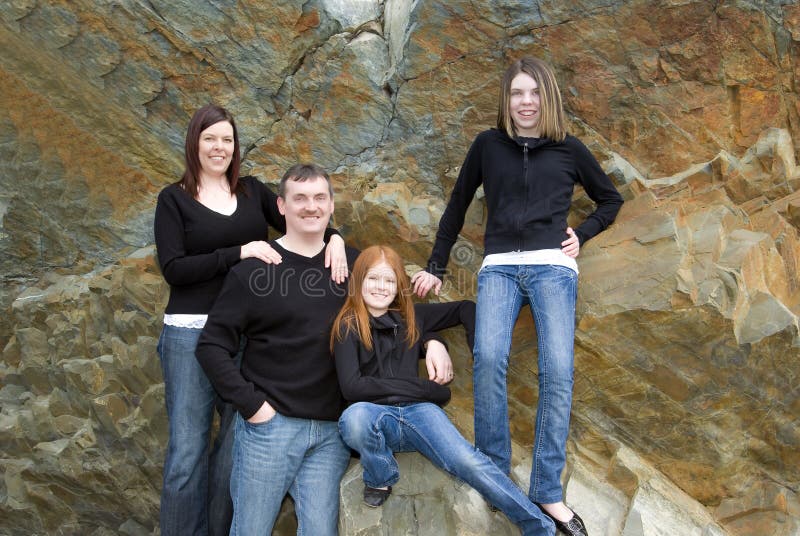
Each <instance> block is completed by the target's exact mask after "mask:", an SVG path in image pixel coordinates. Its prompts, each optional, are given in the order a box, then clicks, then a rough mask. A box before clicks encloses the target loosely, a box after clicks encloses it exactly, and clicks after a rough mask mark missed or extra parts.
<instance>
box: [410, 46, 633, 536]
mask: <svg viewBox="0 0 800 536" xmlns="http://www.w3.org/2000/svg"><path fill="white" fill-rule="evenodd" d="M576 184H580V185H581V186H583V188H584V190H585V191H586V193H587V194H588V196H589V197H590V198H591V199H592V201H594V202H595V203H596V208H595V211H594V212H593V213H592V214H590V215H589V216H588V217H587V218H586V219H585V220H584V221H583V222H582V223H581V224H580V225H579V226H578V227H576V228H575V229H574V230H573V229H572V228H570V227H569V226H568V225H567V214H568V213H569V209H570V204H571V200H572V193H573V188H574V186H575V185H576ZM480 185H483V189H484V192H485V194H486V208H487V211H488V216H487V222H486V231H485V235H484V246H485V249H486V251H485V255H486V256H485V258H484V260H483V264H482V266H481V269H480V271H479V272H478V297H477V320H476V322H477V325H476V332H475V347H474V356H475V362H474V369H473V375H474V397H475V444H476V446H477V447H478V448H479V449H480V450H481V451H483V452H485V453H486V454H487V455H488V456H489V457H490V458H491V459H492V460H493V461H494V462H495V463H496V464H497V465H498V467H500V469H501V470H502V471H503V472H504V473H506V474H509V472H510V469H511V437H510V430H509V419H508V398H507V396H508V395H507V383H506V372H507V369H508V357H509V352H510V349H511V335H512V332H513V329H514V324H515V323H516V320H517V317H518V316H519V312H520V309H521V308H522V307H523V306H524V305H528V306H529V307H530V309H531V313H532V315H533V319H534V322H535V324H536V334H537V338H538V349H539V352H538V353H539V402H538V407H537V411H536V426H535V437H534V441H533V453H532V455H533V467H532V470H531V480H530V490H529V493H528V496H529V498H530V500H531V501H533V502H534V503H536V504H537V505H538V506H539V507H540V508H541V509H542V511H543V512H545V513H546V514H547V515H548V516H550V517H551V518H552V519H553V520H554V521H555V523H556V526H557V527H558V529H559V530H560V531H561V532H563V533H565V534H569V535H586V528H585V527H584V524H583V521H582V520H581V518H580V517H579V516H578V515H577V514H576V513H574V512H573V511H572V510H571V509H570V508H569V507H567V506H566V505H565V504H564V502H563V490H562V487H561V481H560V476H561V472H562V470H563V469H564V465H565V462H566V441H567V435H568V432H569V416H570V409H571V405H572V384H573V361H574V355H573V340H574V335H575V300H576V296H577V287H578V266H577V263H576V261H575V258H576V257H577V256H578V253H579V251H580V247H581V246H582V245H583V244H585V243H586V241H587V240H589V239H590V238H592V237H593V236H595V235H597V234H598V233H600V232H601V231H603V230H604V229H605V228H606V227H608V225H610V224H611V223H612V222H613V221H614V218H615V217H616V215H617V212H618V211H619V209H620V206H621V205H622V197H621V196H620V194H619V192H617V190H616V188H614V185H613V184H612V183H611V181H610V180H609V178H608V176H607V175H606V174H605V173H604V172H603V170H602V168H601V167H600V165H599V164H598V163H597V160H596V159H595V158H594V156H592V154H591V153H590V152H589V150H588V149H587V148H586V146H584V145H583V143H581V142H580V141H579V140H578V139H577V138H575V137H573V136H570V135H569V134H567V133H566V121H565V117H564V111H563V107H562V102H561V94H560V91H559V89H558V84H557V82H556V79H555V75H554V73H553V70H552V68H551V67H550V66H549V65H547V64H546V63H545V62H543V61H541V60H539V59H536V58H522V59H520V60H518V61H515V62H514V63H513V64H511V66H509V67H508V69H507V70H506V72H505V74H504V75H503V80H502V88H501V95H500V103H499V108H498V113H497V128H494V129H490V130H486V131H484V132H481V133H480V134H478V136H477V137H476V138H475V141H474V142H473V143H472V146H471V147H470V149H469V152H468V153H467V156H466V159H465V160H464V163H463V165H462V167H461V171H460V173H459V176H458V179H457V180H456V184H455V186H454V188H453V192H452V194H451V196H450V201H449V203H448V204H447V208H446V209H445V211H444V214H443V215H442V219H441V220H440V222H439V230H438V232H437V234H436V242H435V244H434V246H433V252H432V253H431V257H430V259H429V260H428V266H427V269H426V270H425V271H420V272H418V273H417V274H415V275H414V277H413V278H412V283H413V284H414V291H415V292H416V293H417V294H418V295H419V296H420V297H423V296H425V295H426V294H427V293H428V291H430V290H431V289H433V291H434V292H435V293H436V294H438V293H439V289H440V288H441V285H442V277H443V275H444V273H445V268H446V266H447V261H448V258H449V256H450V250H451V249H452V247H453V244H454V243H455V241H456V239H457V238H458V233H459V232H460V231H461V228H462V226H463V225H464V216H465V214H466V211H467V208H468V207H469V205H470V203H471V202H472V198H473V196H474V195H475V191H476V189H477V188H478V186H480Z"/></svg>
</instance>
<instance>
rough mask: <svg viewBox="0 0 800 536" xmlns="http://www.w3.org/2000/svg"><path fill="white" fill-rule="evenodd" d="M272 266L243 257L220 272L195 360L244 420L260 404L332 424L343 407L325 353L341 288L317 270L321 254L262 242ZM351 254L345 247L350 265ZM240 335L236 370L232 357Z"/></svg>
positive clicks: (342, 295)
mask: <svg viewBox="0 0 800 536" xmlns="http://www.w3.org/2000/svg"><path fill="white" fill-rule="evenodd" d="M270 244H271V245H272V247H273V248H275V250H276V251H278V253H280V254H281V256H282V257H283V262H281V263H280V264H277V265H276V264H265V263H263V262H262V261H260V260H257V259H245V260H243V261H242V262H240V263H239V264H237V265H236V266H235V267H234V268H232V269H231V271H230V272H229V273H228V276H227V277H226V278H225V282H224V284H223V286H222V290H221V291H220V293H219V296H218V298H217V300H216V302H215V303H214V306H213V307H212V309H211V312H210V313H209V315H208V321H207V322H206V325H205V328H204V329H203V333H202V334H201V336H200V341H199V342H198V344H197V351H196V355H197V359H198V361H199V362H200V364H201V365H202V367H203V370H204V371H205V373H206V375H207V376H208V378H209V379H210V380H211V383H212V384H213V385H214V388H215V389H216V390H217V392H218V393H219V394H220V396H222V398H224V399H225V400H227V401H229V402H231V403H232V404H233V406H234V407H235V408H236V409H237V410H238V411H239V413H240V414H241V415H242V417H244V418H245V419H247V418H250V417H252V416H253V415H254V414H255V413H256V411H258V409H259V408H260V407H261V406H262V404H263V403H264V401H267V402H269V404H270V405H271V406H272V407H273V408H274V409H275V410H276V411H277V412H278V413H280V414H281V415H284V416H289V417H299V418H305V419H319V420H328V421H335V420H337V419H338V418H339V415H340V414H341V412H342V409H343V400H342V395H341V392H340V390H339V383H338V381H337V379H336V369H335V366H334V362H333V358H332V357H331V353H330V349H329V340H330V339H329V337H330V330H331V325H332V324H333V320H334V318H335V317H336V314H337V313H338V312H339V309H340V308H341V307H342V305H343V304H344V300H345V297H346V294H347V286H346V283H343V284H341V285H340V284H337V283H335V282H334V281H332V280H331V278H330V270H329V269H328V268H325V252H324V251H321V252H320V253H319V254H317V255H315V256H314V257H304V256H302V255H298V254H296V253H293V252H291V251H288V250H286V249H284V248H283V247H281V246H280V245H279V244H278V243H277V242H271V243H270ZM357 255H358V252H357V251H356V250H354V249H352V248H347V258H348V264H349V265H350V266H351V267H352V264H353V262H355V259H356V257H357ZM241 335H245V336H246V337H247V345H246V346H245V349H244V356H243V358H242V365H241V368H240V367H239V366H237V364H236V363H235V362H234V360H233V357H234V356H235V355H236V353H237V351H238V349H239V338H240V336H241Z"/></svg>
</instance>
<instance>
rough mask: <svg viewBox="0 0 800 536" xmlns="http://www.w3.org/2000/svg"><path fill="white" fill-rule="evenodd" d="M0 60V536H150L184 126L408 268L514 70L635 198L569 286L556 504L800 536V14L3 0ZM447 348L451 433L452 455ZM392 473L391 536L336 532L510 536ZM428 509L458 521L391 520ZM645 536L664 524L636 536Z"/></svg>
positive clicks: (527, 428) (618, 5) (717, 7)
mask: <svg viewBox="0 0 800 536" xmlns="http://www.w3.org/2000/svg"><path fill="white" fill-rule="evenodd" d="M0 46H1V47H2V50H3V53H2V54H0V74H2V76H0V162H2V164H0V221H1V222H2V223H1V224H0V274H2V276H3V289H4V290H3V293H2V295H0V307H2V308H3V310H4V313H3V314H2V315H0V348H3V350H2V356H3V358H2V361H0V385H1V386H2V387H1V388H0V401H2V412H1V413H0V460H2V461H0V471H2V474H3V479H2V480H0V519H2V520H3V521H0V532H2V533H9V534H28V533H38V534H45V533H47V534H97V535H102V534H119V533H122V534H150V533H153V532H154V531H155V530H156V529H155V527H157V517H158V493H159V489H160V468H161V461H162V457H163V447H164V441H165V431H166V417H165V412H164V406H163V385H162V384H161V373H160V366H159V363H158V358H157V356H156V354H155V340H156V337H157V336H158V331H159V329H160V314H161V311H162V310H163V303H164V301H165V298H166V293H167V288H166V286H165V284H164V283H163V280H162V279H161V277H160V274H159V273H158V269H157V268H156V266H155V264H154V262H153V257H152V256H153V250H152V247H150V245H151V244H152V231H151V226H152V213H153V208H154V205H155V196H156V194H157V192H158V190H159V189H160V188H161V187H162V186H163V185H166V184H167V183H169V182H171V181H173V180H175V178H176V177H177V176H178V175H179V174H180V172H181V169H182V168H181V166H182V164H181V162H182V155H181V150H182V144H183V136H184V132H185V128H186V125H187V124H188V119H189V117H190V115H191V113H192V112H193V110H194V109H195V108H196V107H198V106H199V105H202V104H204V103H206V102H208V101H215V102H218V103H220V104H222V105H224V106H226V107H228V108H229V109H230V110H231V111H232V112H233V113H234V115H235V117H236V120H237V125H238V127H239V130H240V136H241V140H242V147H243V150H244V153H245V155H244V156H245V165H246V168H247V171H248V172H253V173H255V174H257V175H260V176H261V177H263V178H265V179H268V180H274V179H275V178H277V177H278V176H279V175H280V174H281V173H282V172H283V170H285V169H286V168H287V167H288V166H289V165H290V164H293V163H295V162H296V161H301V160H302V161H307V160H312V161H315V162H317V163H319V164H321V165H323V166H325V167H326V168H328V169H329V170H331V171H332V173H333V177H334V183H335V184H334V186H335V188H336V190H337V198H336V223H337V225H338V226H339V227H340V228H341V229H342V230H343V231H344V233H345V235H346V236H347V237H348V239H349V240H350V241H352V242H353V243H354V244H355V245H358V246H365V245H368V244H372V243H376V242H391V243H392V244H394V245H395V246H396V247H397V248H398V249H399V250H400V251H401V253H402V254H403V255H404V256H405V257H406V258H407V260H408V261H409V263H413V264H415V265H423V264H424V262H425V260H426V259H427V255H428V254H429V252H430V247H431V244H432V241H433V238H434V235H435V232H436V226H437V223H438V219H439V217H440V215H441V212H442V210H443V208H444V205H445V203H446V198H447V195H448V193H449V191H450V189H451V188H452V185H453V183H454V180H455V177H456V176H457V173H458V169H459V166H460V164H461V161H462V159H463V157H464V155H465V153H466V150H467V149H468V147H469V143H470V142H471V140H472V138H473V137H474V135H475V134H476V133H477V132H479V131H481V130H483V129H485V128H488V127H490V126H492V124H493V121H494V116H495V110H496V102H497V96H498V85H499V77H500V74H501V73H502V71H503V69H504V67H505V65H506V64H507V63H508V62H509V61H510V60H511V59H512V58H516V57H518V56H521V55H524V54H530V55H537V56H540V57H543V58H545V59H546V60H548V61H549V62H551V63H552V64H553V65H554V66H555V68H556V71H557V75H558V78H559V82H560V85H561V88H562V92H563V95H564V98H565V102H566V107H567V111H568V115H569V120H570V125H571V131H572V132H573V133H574V134H576V135H577V136H579V137H580V138H581V139H582V140H583V141H584V142H585V143H586V144H587V145H588V146H589V147H590V149H591V150H592V151H593V152H594V154H595V155H596V156H597V158H598V160H599V161H600V162H601V164H602V165H603V167H604V169H605V170H606V171H607V173H608V174H609V175H610V176H611V177H612V179H613V180H614V181H615V183H616V184H617V186H618V188H619V189H620V191H621V192H622V193H623V195H624V197H625V199H626V204H625V206H624V207H623V209H622V211H621V213H620V215H619V217H618V219H617V222H616V223H615V224H614V225H613V227H612V228H610V229H609V230H608V231H607V232H605V233H603V234H601V235H600V236H598V237H597V238H595V239H593V240H592V241H591V242H589V243H587V244H586V245H585V247H584V248H582V251H581V255H580V258H579V265H580V270H581V286H580V292H579V301H578V318H577V322H578V331H577V345H576V384H575V404H574V411H573V426H572V435H571V439H570V446H569V451H570V467H569V470H568V471H567V473H568V474H567V475H565V479H566V480H567V498H568V500H570V501H571V502H572V503H573V504H576V505H577V507H579V509H580V510H581V511H582V512H584V511H589V512H591V511H601V509H600V508H598V507H597V504H602V505H604V507H603V508H602V511H603V512H606V514H604V516H605V517H603V515H600V514H597V515H596V516H595V519H591V520H590V519H587V522H588V523H589V526H590V529H592V533H593V534H613V535H617V534H625V535H626V536H631V535H635V534H684V533H685V534H724V533H729V534H734V535H742V536H745V535H747V536H751V535H752V536H756V535H759V536H761V535H764V534H775V535H794V534H799V533H800V501H799V500H798V498H797V495H796V493H797V490H798V487H800V454H798V453H800V426H799V425H800V423H799V422H798V415H800V396H798V395H800V392H798V385H800V322H799V321H798V316H799V315H800V276H798V267H799V266H800V235H799V233H800V170H799V169H798V167H797V165H796V158H797V157H798V154H799V151H798V148H799V147H800V144H798V140H800V104H799V103H800V99H798V89H797V88H798V85H799V84H800V54H799V53H798V52H799V51H800V6H798V5H797V3H795V2H785V1H781V0H739V1H731V2H704V1H691V0H684V1H670V2H652V1H642V0H633V1H629V2H615V1H596V0H581V1H577V0H576V1H573V2H551V1H546V0H534V1H513V0H512V1H502V2H501V1H494V0H492V1H489V2H469V1H466V0H457V1H438V0H426V1H424V2H414V1H411V0H383V1H380V0H358V1H345V0H310V1H307V2H300V1H279V2H254V1H242V2H222V1H211V2H207V3H197V2H182V1H162V0H149V1H139V0H123V1H121V2H113V3H107V2H89V1H86V0H75V1H71V2H66V1H53V2H47V3H36V2H26V1H18V2H6V3H3V4H2V5H0ZM573 206H574V210H573V214H572V215H571V219H572V221H573V222H579V221H580V220H581V219H582V217H584V216H585V215H586V214H587V212H588V211H590V210H591V204H590V202H589V200H588V199H587V198H586V196H585V195H584V194H583V193H582V192H581V191H580V190H579V191H576V194H575V198H574V205H573ZM484 212H485V209H484V205H483V201H482V200H481V199H480V196H479V198H478V199H477V200H476V201H475V202H473V205H472V207H471V208H470V211H469V214H468V216H467V223H466V225H465V227H464V230H463V232H462V239H461V240H460V241H459V243H458V244H457V246H456V248H455V250H454V253H453V256H452V258H451V267H452V268H453V273H452V275H451V277H449V278H448V282H447V288H446V293H445V296H446V297H447V298H456V297H461V296H467V297H470V296H474V292H475V275H474V274H475V271H476V269H477V267H478V266H479V265H480V253H481V243H480V242H481V235H482V223H483V219H484ZM409 269H413V267H411V266H410V267H409ZM452 338H453V345H454V347H455V348H457V349H458V351H457V352H454V354H455V355H454V359H455V361H456V365H457V367H458V371H459V374H458V378H457V379H456V382H455V386H454V399H453V402H452V403H451V405H450V406H449V408H448V411H449V412H450V414H451V416H452V417H453V419H454V421H455V422H456V423H457V424H458V425H459V427H460V428H461V430H462V431H464V433H465V434H466V435H467V436H470V435H471V429H472V402H471V400H472V395H471V379H470V374H469V371H470V366H471V365H470V360H469V358H468V356H467V354H468V352H467V351H466V348H464V347H463V343H460V342H459V341H458V340H457V339H458V336H457V335H455V334H454V335H453V336H452ZM535 341H536V339H535V330H534V327H533V324H532V322H531V320H530V317H529V315H527V314H526V313H523V314H522V315H521V317H520V321H519V323H518V326H517V329H516V332H515V342H514V355H513V356H512V361H511V371H510V374H509V378H510V384H509V390H510V392H511V414H512V434H513V437H514V440H515V450H514V461H515V476H517V475H518V476H519V480H520V482H521V483H523V485H524V479H525V473H526V471H525V467H526V464H528V465H527V466H529V464H530V460H529V455H530V454H529V451H530V444H531V441H532V435H533V432H532V427H533V412H534V409H533V408H535V401H536V397H537V392H536V366H535V363H536V359H535V352H536V343H535ZM403 463H404V464H405V465H404V467H407V471H408V472H409V473H410V475H409V479H410V480H409V484H408V488H407V489H406V491H405V492H403V493H399V494H398V497H397V500H398V502H397V504H396V505H395V506H396V508H394V509H392V510H390V511H386V512H384V514H383V515H384V519H382V520H381V519H379V520H378V521H375V523H377V524H374V525H369V522H368V520H367V521H364V518H356V517H353V516H352V515H350V514H348V515H346V516H344V517H343V532H344V533H347V534H355V533H379V531H380V526H381V524H384V525H386V526H394V527H399V526H401V525H398V524H397V523H401V522H402V520H403V519H404V517H402V516H408V515H409V512H411V513H412V514H413V515H415V516H417V517H416V519H417V521H418V525H417V526H418V532H417V533H419V534H423V533H426V532H425V530H427V529H424V527H425V522H422V523H419V521H420V520H427V522H429V523H430V524H432V525H430V526H429V528H430V527H433V528H430V531H431V532H429V533H433V532H434V531H436V530H439V531H440V532H438V533H442V532H441V531H442V530H443V531H445V532H447V531H451V532H456V531H461V532H463V531H465V530H467V529H464V528H463V527H472V528H475V527H486V530H487V531H494V532H497V533H503V531H507V530H509V529H508V528H502V526H501V524H499V523H500V522H501V521H502V520H495V519H493V518H491V517H487V516H490V514H488V513H485V512H484V513H481V512H478V513H476V514H474V515H475V516H477V517H473V518H470V517H469V516H468V515H467V514H464V512H470V511H472V510H474V509H473V508H472V506H470V505H471V504H472V502H471V501H474V499H475V498H474V497H472V496H471V495H469V493H468V492H467V491H464V490H461V489H460V488H458V486H457V485H455V487H452V486H453V484H449V483H447V482H446V481H439V480H435V481H434V480H432V481H431V482H428V483H427V484H425V481H424V479H423V480H420V479H419V476H418V473H420V472H423V473H424V472H429V471H430V470H429V469H427V468H426V466H424V465H420V463H421V462H420V461H419V460H416V459H414V458H413V457H411V458H408V459H406V460H405V461H404V462H403ZM357 477H358V475H357V469H354V470H353V472H352V473H349V476H348V480H347V482H346V483H345V486H343V492H342V493H343V497H344V500H345V503H344V504H345V507H344V511H345V512H351V513H352V512H353V511H354V509H356V508H357V507H358V506H357V503H358V497H357V493H356V492H357V486H358V481H357ZM424 485H428V486H429V487H424ZM423 488H424V489H425V490H433V491H431V493H432V494H433V495H435V496H436V497H439V499H437V501H439V502H436V504H437V505H438V504H442V505H446V506H444V508H447V509H449V510H452V512H455V513H454V514H452V515H449V517H447V518H446V519H443V520H442V519H440V518H438V517H437V515H434V514H435V513H436V512H435V511H434V510H435V509H436V508H439V507H438V506H437V507H435V508H434V509H433V510H430V509H429V510H425V508H417V507H416V506H413V507H412V506H410V505H414V504H419V505H424V504H425V501H426V499H425V493H427V492H420V491H419V490H420V489H423ZM436 490H438V491H436ZM419 493H422V495H421V496H420V495H415V494H419ZM404 496H405V497H409V496H417V497H421V498H419V499H402V498H401V497H404ZM393 498H394V497H393ZM599 498H602V499H599ZM414 500H418V501H421V502H419V503H415V502H414ZM404 501H405V502H404ZM408 501H411V502H408ZM598 501H600V502H599V503H598ZM475 504H479V503H478V502H475ZM656 512H658V513H659V515H663V513H664V512H671V514H670V515H669V516H665V518H666V519H672V520H674V522H675V524H674V525H670V526H668V528H664V526H663V524H662V525H657V526H651V525H649V524H648V523H649V521H651V520H652V519H654V516H655V513H656ZM392 515H394V516H396V518H395V519H394V520H392V519H391V516H392ZM387 516H388V517H387ZM587 517H590V516H586V515H584V518H587ZM354 519H356V520H358V523H355V522H353V520H354ZM437 520H438V521H437ZM282 526H283V527H284V529H283V530H284V531H291V523H290V522H285V523H283V525H282ZM370 527H372V528H370ZM419 527H423V529H419ZM460 527H461V528H460ZM408 530H409V531H410V530H411V529H408ZM369 531H372V532H369ZM409 533H412V532H409ZM511 533H513V531H512V532H511Z"/></svg>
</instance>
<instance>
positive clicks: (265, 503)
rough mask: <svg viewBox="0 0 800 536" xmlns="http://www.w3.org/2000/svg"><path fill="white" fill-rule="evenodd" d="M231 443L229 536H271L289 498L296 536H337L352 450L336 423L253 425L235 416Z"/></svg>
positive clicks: (281, 419)
mask: <svg viewBox="0 0 800 536" xmlns="http://www.w3.org/2000/svg"><path fill="white" fill-rule="evenodd" d="M234 427H235V430H236V432H235V434H234V439H233V471H232V472H231V497H233V524H232V525H231V536H255V535H263V536H269V534H272V526H273V525H274V524H275V519H276V517H277V516H278V512H279V510H280V507H281V501H283V498H284V496H285V495H286V493H287V492H288V493H289V494H290V495H291V496H292V498H293V499H294V509H295V513H296V514H297V534H298V535H302V534H307V535H309V536H327V535H330V536H336V535H337V534H338V525H339V482H340V481H341V480H342V475H344V472H345V470H346V469H347V464H348V463H349V462H350V449H348V448H347V447H346V446H345V444H344V443H342V438H341V437H340V436H339V430H338V429H337V426H336V421H318V420H313V419H297V418H294V417H285V416H283V415H281V414H280V413H278V414H276V415H275V416H274V417H273V418H271V419H270V420H268V421H266V422H263V423H258V424H252V423H249V422H247V421H246V420H244V419H243V418H242V416H241V415H239V414H237V415H236V420H235V424H234Z"/></svg>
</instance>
